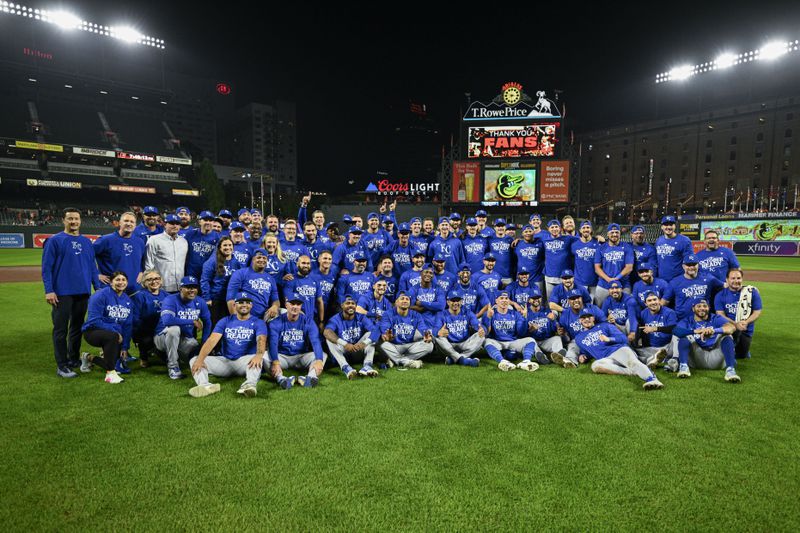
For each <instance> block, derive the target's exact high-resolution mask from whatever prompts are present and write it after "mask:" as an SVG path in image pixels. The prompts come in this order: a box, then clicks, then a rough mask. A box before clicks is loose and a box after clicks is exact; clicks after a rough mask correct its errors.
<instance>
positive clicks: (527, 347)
mask: <svg viewBox="0 0 800 533" xmlns="http://www.w3.org/2000/svg"><path fill="white" fill-rule="evenodd" d="M510 304H511V300H510V298H509V295H508V291H505V290H503V291H500V293H499V294H498V295H497V299H496V300H495V308H494V309H491V310H490V311H489V312H487V313H486V316H484V319H483V326H484V328H486V331H487V337H486V340H484V341H483V346H484V348H486V353H488V354H489V357H491V358H492V359H494V360H495V361H497V368H498V369H500V370H502V371H503V372H508V371H509V370H514V369H515V368H519V369H521V370H527V371H528V372H533V371H535V370H538V369H539V365H538V363H535V362H533V361H531V358H532V357H533V355H534V353H535V352H537V351H538V347H537V346H536V341H534V340H533V339H532V338H530V337H525V335H527V333H528V321H527V320H526V319H525V317H524V316H523V315H522V314H520V313H519V312H517V311H516V310H514V309H511V308H510V307H509V306H510ZM525 312H526V314H527V310H526V311H525ZM490 314H491V316H489V315H490ZM501 350H504V351H506V352H507V353H508V356H509V357H508V358H509V359H513V358H514V357H515V356H516V354H518V353H520V352H521V353H522V362H521V363H519V364H516V365H515V364H514V363H512V362H511V361H509V360H508V359H507V358H505V357H503V352H501Z"/></svg>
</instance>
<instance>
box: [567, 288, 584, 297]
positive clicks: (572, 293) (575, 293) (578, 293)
mask: <svg viewBox="0 0 800 533" xmlns="http://www.w3.org/2000/svg"><path fill="white" fill-rule="evenodd" d="M575 298H583V296H581V291H579V290H578V289H572V290H570V291H569V292H568V293H567V300H574V299H575Z"/></svg>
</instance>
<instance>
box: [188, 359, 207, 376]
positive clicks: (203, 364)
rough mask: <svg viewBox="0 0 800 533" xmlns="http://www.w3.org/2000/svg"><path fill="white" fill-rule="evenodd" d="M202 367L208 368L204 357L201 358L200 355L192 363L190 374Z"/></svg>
mask: <svg viewBox="0 0 800 533" xmlns="http://www.w3.org/2000/svg"><path fill="white" fill-rule="evenodd" d="M204 368H208V367H207V366H206V360H205V357H203V358H202V359H201V358H200V357H198V358H197V359H196V360H195V362H194V364H193V365H192V375H194V374H197V373H198V372H200V371H201V370H202V369H204Z"/></svg>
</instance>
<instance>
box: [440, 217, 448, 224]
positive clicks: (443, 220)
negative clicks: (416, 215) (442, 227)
mask: <svg viewBox="0 0 800 533" xmlns="http://www.w3.org/2000/svg"><path fill="white" fill-rule="evenodd" d="M442 222H447V223H448V224H449V223H450V219H449V218H447V217H439V224H441V223H442Z"/></svg>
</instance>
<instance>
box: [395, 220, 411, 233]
mask: <svg viewBox="0 0 800 533" xmlns="http://www.w3.org/2000/svg"><path fill="white" fill-rule="evenodd" d="M397 233H411V226H409V224H408V222H403V223H402V224H400V226H398V228H397Z"/></svg>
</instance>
